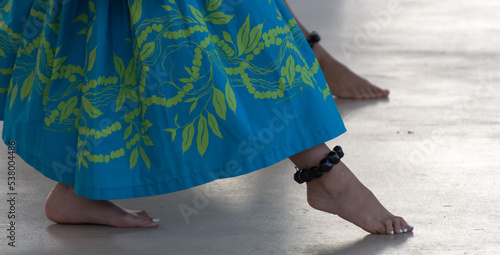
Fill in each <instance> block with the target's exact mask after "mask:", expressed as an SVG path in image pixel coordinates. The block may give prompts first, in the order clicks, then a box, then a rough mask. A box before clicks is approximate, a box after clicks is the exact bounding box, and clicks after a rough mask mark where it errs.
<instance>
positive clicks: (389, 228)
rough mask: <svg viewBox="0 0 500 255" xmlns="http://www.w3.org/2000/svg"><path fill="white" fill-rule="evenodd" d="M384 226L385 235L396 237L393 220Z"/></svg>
mask: <svg viewBox="0 0 500 255" xmlns="http://www.w3.org/2000/svg"><path fill="white" fill-rule="evenodd" d="M384 225H385V233H386V234H388V235H394V234H395V231H394V226H393V222H392V220H387V221H386V222H385V223H384Z"/></svg>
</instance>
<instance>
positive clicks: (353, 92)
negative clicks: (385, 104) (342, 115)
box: [314, 44, 390, 99]
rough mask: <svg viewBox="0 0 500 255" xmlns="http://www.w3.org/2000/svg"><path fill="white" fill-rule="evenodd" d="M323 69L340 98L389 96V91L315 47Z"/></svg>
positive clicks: (323, 49)
mask: <svg viewBox="0 0 500 255" xmlns="http://www.w3.org/2000/svg"><path fill="white" fill-rule="evenodd" d="M314 53H315V54H316V56H317V58H318V61H319V64H320V66H321V69H322V70H323V73H324V74H325V78H326V81H327V82H328V86H329V87H330V90H331V91H332V94H333V95H334V96H336V97H339V98H348V99H371V98H384V97H388V96H389V93H390V92H389V90H386V89H381V88H379V87H377V86H375V85H373V84H371V83H370V82H369V81H367V80H366V79H363V78H362V77H360V76H358V75H357V74H355V73H354V72H352V71H351V70H350V69H349V68H347V67H346V66H345V65H343V64H342V63H340V62H338V61H337V60H335V58H333V57H332V56H331V55H330V54H329V53H328V51H327V50H326V49H325V48H323V47H322V46H321V45H320V44H316V45H314Z"/></svg>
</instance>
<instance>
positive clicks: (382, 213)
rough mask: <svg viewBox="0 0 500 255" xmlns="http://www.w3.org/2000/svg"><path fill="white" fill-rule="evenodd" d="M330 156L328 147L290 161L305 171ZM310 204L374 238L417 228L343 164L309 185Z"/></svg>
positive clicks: (293, 157)
mask: <svg viewBox="0 0 500 255" xmlns="http://www.w3.org/2000/svg"><path fill="white" fill-rule="evenodd" d="M328 152H329V149H328V147H326V145H324V144H322V145H318V146H316V147H313V148H311V149H309V150H306V151H304V152H301V153H299V154H296V155H294V156H292V157H290V159H291V160H292V161H293V162H294V163H295V165H297V167H299V168H300V169H304V168H308V167H311V166H313V165H317V162H319V161H320V160H321V159H322V158H325V157H326V155H327V154H328ZM311 162H316V163H313V164H311ZM307 201H308V202H309V205H310V206H311V207H313V208H315V209H317V210H320V211H324V212H328V213H333V214H336V215H338V216H340V217H341V218H343V219H345V220H347V221H349V222H352V223H354V224H355V225H357V226H358V227H360V228H362V229H364V230H365V231H368V232H370V233H373V234H377V233H378V234H389V235H391V234H401V233H406V232H412V231H413V227H411V226H410V225H408V223H406V221H405V220H404V219H403V218H401V217H397V216H394V215H393V214H392V213H390V212H389V211H387V209H385V208H384V206H383V205H382V204H381V203H380V202H379V201H378V199H377V198H376V197H375V196H374V195H373V193H372V192H371V191H370V190H368V189H367V188H366V187H365V186H364V185H363V184H362V183H361V182H360V181H359V180H358V178H356V176H354V174H353V173H352V172H351V171H350V170H349V168H348V167H347V166H346V165H344V163H342V162H340V163H339V164H337V165H335V166H334V167H333V168H332V170H331V171H329V172H327V173H324V174H323V176H322V177H320V178H317V179H314V180H312V181H310V182H308V183H307Z"/></svg>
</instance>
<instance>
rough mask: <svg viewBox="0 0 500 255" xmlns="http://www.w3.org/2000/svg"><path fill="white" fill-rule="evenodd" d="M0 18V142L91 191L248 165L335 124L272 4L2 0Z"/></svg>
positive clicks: (298, 147) (296, 39)
mask: <svg viewBox="0 0 500 255" xmlns="http://www.w3.org/2000/svg"><path fill="white" fill-rule="evenodd" d="M0 18H1V23H0V61H1V62H0V115H1V117H2V119H3V120H4V129H3V140H4V141H5V142H8V141H15V142H16V145H17V150H16V153H17V154H18V155H19V156H20V157H22V158H23V159H24V160H25V161H26V162H27V163H28V164H30V165H31V166H33V167H34V168H35V169H36V170H38V171H40V172H41V173H42V174H44V175H45V176H47V177H48V178H50V179H52V180H55V181H57V182H62V183H66V184H69V185H72V186H74V187H75V192H76V193H77V194H78V195H81V196H85V197H87V198H90V199H121V198H133V197H143V196H152V195H158V194H164V193H169V192H175V191H179V190H183V189H187V188H191V187H194V186H197V185H201V184H204V183H207V182H210V181H213V180H216V179H221V178H227V177H233V176H238V175H242V174H247V173H249V172H252V171H255V170H257V169H261V168H264V167H267V166H270V165H272V164H274V163H276V162H279V161H281V160H283V159H285V158H287V157H289V156H291V155H293V154H295V153H298V152H300V151H303V150H305V149H308V148H310V147H313V146H315V145H318V144H321V143H323V142H326V141H328V140H331V139H333V138H335V137H337V136H339V135H340V134H342V133H343V132H345V128H344V125H343V122H342V120H341V118H340V115H339V113H338V111H337V108H336V106H335V103H334V100H333V97H332V95H331V93H330V91H329V89H328V86H327V84H326V81H325V78H324V76H323V74H322V72H321V70H320V68H319V64H318V62H317V60H316V58H315V56H314V54H313V52H312V50H311V49H310V47H309V45H308V43H307V41H306V40H305V38H304V36H303V35H302V34H301V31H300V29H299V27H298V26H297V23H296V22H295V21H294V19H293V17H292V16H291V14H290V12H289V11H288V9H287V8H286V6H285V5H284V3H283V2H282V1H281V0H252V1H223V0H184V1H174V0H147V1H146V0H144V1H142V0H135V1H134V0H129V1H127V0H114V1H111V0H109V1H106V0H102V1H101V0H99V1H97V0H58V1H56V0H31V1H29V0H23V1H12V0H0ZM283 174H287V175H289V176H290V178H292V174H293V169H290V172H289V173H286V172H283Z"/></svg>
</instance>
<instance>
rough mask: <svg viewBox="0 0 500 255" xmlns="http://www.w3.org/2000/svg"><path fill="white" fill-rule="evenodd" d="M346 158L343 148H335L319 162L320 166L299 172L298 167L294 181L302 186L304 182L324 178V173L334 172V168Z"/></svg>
mask: <svg viewBox="0 0 500 255" xmlns="http://www.w3.org/2000/svg"><path fill="white" fill-rule="evenodd" d="M343 157H344V151H342V147H340V146H335V148H333V151H331V152H330V153H328V156H327V157H326V158H324V159H322V160H321V161H320V162H319V166H313V167H311V168H309V169H302V170H299V169H298V168H297V167H295V168H296V169H297V172H295V174H294V175H293V179H294V180H295V181H296V182H297V183H299V184H302V183H304V182H309V181H311V180H312V179H314V178H319V177H321V176H323V173H326V172H328V171H330V170H332V167H333V166H334V165H336V164H338V163H339V162H340V159H341V158H343Z"/></svg>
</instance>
